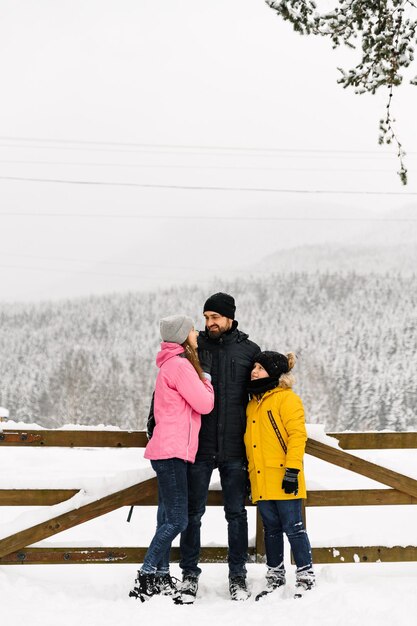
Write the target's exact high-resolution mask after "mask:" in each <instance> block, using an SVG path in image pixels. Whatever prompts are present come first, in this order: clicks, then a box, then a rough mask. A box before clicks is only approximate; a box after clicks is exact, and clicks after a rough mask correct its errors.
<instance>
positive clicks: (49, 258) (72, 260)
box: [0, 251, 238, 272]
mask: <svg viewBox="0 0 417 626" xmlns="http://www.w3.org/2000/svg"><path fill="white" fill-rule="evenodd" d="M1 257H7V258H8V259H9V258H15V259H35V260H37V261H59V262H63V263H90V264H92V265H93V264H96V265H117V266H123V267H140V268H146V269H165V270H166V269H174V270H198V271H202V272H206V271H222V270H223V267H212V266H210V267H198V266H196V265H194V264H193V265H192V266H191V265H188V266H184V265H172V264H171V263H170V264H169V268H167V265H166V264H165V265H154V264H149V263H131V262H129V263H123V262H120V261H102V260H99V259H79V258H78V259H75V258H68V257H55V256H44V255H40V256H39V255H34V254H9V253H6V252H1V251H0V258H1ZM63 271H65V270H63ZM68 271H72V270H68ZM236 271H238V270H236Z"/></svg>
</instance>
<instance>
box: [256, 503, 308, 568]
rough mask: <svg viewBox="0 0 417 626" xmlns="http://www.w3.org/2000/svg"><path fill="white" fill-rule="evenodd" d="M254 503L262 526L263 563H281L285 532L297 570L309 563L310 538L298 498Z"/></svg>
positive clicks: (276, 564)
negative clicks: (263, 535)
mask: <svg viewBox="0 0 417 626" xmlns="http://www.w3.org/2000/svg"><path fill="white" fill-rule="evenodd" d="M257 504H258V510H259V513H260V514H261V517H262V522H263V526H264V534H265V551H266V564H267V566H268V567H279V566H280V565H282V564H283V562H284V535H283V533H285V534H286V535H287V537H288V541H289V542H290V546H291V550H292V553H293V556H294V561H295V563H296V565H297V570H300V569H308V568H309V567H312V561H311V546H310V541H309V539H308V536H307V532H306V530H305V528H304V523H303V518H302V515H301V499H300V498H297V499H295V500H261V501H258V503H257Z"/></svg>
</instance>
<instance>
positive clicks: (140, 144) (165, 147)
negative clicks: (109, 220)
mask: <svg viewBox="0 0 417 626" xmlns="http://www.w3.org/2000/svg"><path fill="white" fill-rule="evenodd" d="M0 141H16V142H20V143H21V142H31V143H36V142H38V143H45V144H64V145H88V146H122V147H129V148H141V149H144V148H145V149H147V150H159V149H161V150H180V151H183V150H200V151H207V152H217V151H220V152H223V151H226V152H268V153H275V152H276V153H294V152H296V153H306V154H369V155H377V154H381V151H380V150H350V149H341V148H337V149H334V148H265V147H254V146H219V145H201V144H158V143H151V142H149V143H146V142H134V141H95V140H84V139H80V140H74V139H48V138H42V137H9V136H3V137H1V136H0ZM407 154H417V152H407Z"/></svg>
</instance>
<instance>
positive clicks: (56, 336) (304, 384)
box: [0, 272, 417, 431]
mask: <svg viewBox="0 0 417 626" xmlns="http://www.w3.org/2000/svg"><path fill="white" fill-rule="evenodd" d="M219 289H221V290H223V291H228V292H229V293H232V294H233V295H234V297H235V299H236V303H237V313H236V319H237V320H238V321H239V328H241V329H242V330H244V331H246V332H248V333H249V335H250V337H251V338H252V339H253V340H254V341H256V342H257V343H258V344H259V345H260V346H261V347H262V348H263V349H276V350H279V351H281V352H285V351H289V350H295V351H296V352H297V353H298V355H299V361H298V364H297V367H296V370H295V372H296V374H297V391H298V393H299V394H300V395H301V397H302V399H303V401H304V404H305V407H306V412H307V420H308V421H309V422H310V423H322V424H325V427H326V429H327V431H331V430H344V429H351V430H368V429H391V430H407V429H408V430H413V429H416V428H417V385H416V377H415V372H416V370H417V349H416V348H417V346H416V343H417V340H416V337H417V318H416V305H417V283H416V277H415V275H413V274H409V275H404V274H402V275H401V274H398V273H394V272H387V273H385V274H376V273H372V274H366V273H365V274H359V273H346V272H336V273H330V272H321V273H318V272H317V273H311V272H310V273H307V272H294V273H290V272H282V273H276V274H267V273H265V275H264V276H263V278H260V277H259V275H258V277H257V278H251V277H249V276H248V277H247V278H246V279H244V280H242V279H236V280H235V281H232V282H229V283H225V282H223V283H222V284H221V285H220V286H219V285H215V284H213V286H212V289H210V290H209V291H207V288H204V289H203V288H201V287H199V286H198V285H189V286H188V287H173V288H172V289H171V290H168V291H155V292H148V293H139V292H138V293H129V294H114V295H107V296H91V297H89V298H84V299H76V300H68V301H61V302H50V303H48V302H46V303H40V304H14V305H10V304H9V305H6V304H2V305H1V306H0V354H1V358H0V405H1V406H4V407H6V408H7V409H8V410H9V411H10V418H11V419H13V420H15V421H25V422H36V423H38V424H41V425H43V426H46V427H56V426H60V425H64V424H68V423H75V424H85V425H97V424H105V425H109V424H111V425H117V426H120V427H122V428H131V429H141V428H143V427H144V423H145V418H146V415H147V411H148V406H149V400H150V396H151V393H152V389H153V383H154V380H155V375H156V366H155V365H154V361H155V354H156V351H157V349H158V345H159V325H158V321H159V318H160V317H163V316H164V315H169V314H173V313H178V312H186V313H188V314H190V315H192V316H193V317H194V319H195V320H196V327H197V328H202V327H203V317H202V304H203V303H204V301H205V299H206V298H207V296H208V295H209V294H210V293H212V292H213V291H216V290H219Z"/></svg>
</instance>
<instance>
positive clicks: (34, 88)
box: [0, 0, 417, 301]
mask: <svg viewBox="0 0 417 626" xmlns="http://www.w3.org/2000/svg"><path fill="white" fill-rule="evenodd" d="M0 58H1V59H2V61H1V65H0V84H1V86H2V97H1V100H0V299H1V300H3V301H10V300H13V299H20V300H22V299H23V300H31V299H36V300H39V299H47V298H57V297H66V296H77V295H86V294H89V293H101V292H105V291H112V290H120V291H125V290H127V289H144V288H153V287H157V286H166V285H168V284H172V282H173V281H175V280H184V279H186V280H191V279H193V280H195V279H197V280H199V281H204V282H206V283H207V284H208V285H209V284H210V281H211V280H212V278H213V276H219V277H223V278H227V276H229V275H232V274H233V272H234V273H239V272H240V273H241V274H242V275H244V274H245V272H246V271H248V268H250V267H251V266H253V265H254V264H256V262H258V261H259V260H261V259H262V257H263V256H265V255H266V254H269V253H271V252H273V251H274V250H276V249H279V248H282V247H284V248H289V247H292V246H296V245H299V244H304V243H317V242H322V241H339V240H340V241H341V240H348V241H350V242H352V241H355V240H358V241H359V240H361V236H362V237H363V233H364V232H368V231H369V229H372V222H370V221H367V222H366V223H364V224H361V223H360V222H345V221H343V218H346V217H348V218H352V217H354V218H355V219H356V220H360V219H367V220H368V218H369V217H371V218H374V217H378V218H379V217H381V216H382V217H383V216H385V215H390V216H392V215H395V214H396V212H398V211H402V210H403V207H405V206H407V207H408V209H407V211H408V212H407V215H412V214H413V210H414V207H415V205H416V195H412V194H417V129H416V124H415V110H416V102H417V89H416V88H415V87H409V86H407V85H405V86H404V87H403V88H401V89H400V90H398V91H397V93H396V95H395V99H394V104H393V106H394V107H395V110H394V113H395V116H396V118H397V124H398V132H399V135H400V137H401V139H402V141H403V143H404V146H405V149H406V151H407V152H408V157H407V166H408V169H409V180H410V183H409V185H408V187H406V188H403V187H402V186H401V183H400V181H399V178H398V176H397V175H396V171H397V169H398V164H397V161H396V157H395V150H394V149H391V148H385V147H384V148H382V149H381V148H379V147H378V143H377V139H378V120H379V119H380V117H382V115H383V113H384V107H385V103H386V94H385V93H381V94H377V95H376V96H369V95H365V96H355V95H354V94H353V92H348V91H346V90H343V89H342V88H341V87H340V86H338V85H337V84H336V81H337V78H338V75H339V74H338V71H337V69H336V68H337V66H338V65H343V66H345V67H349V63H351V64H353V63H354V62H355V58H356V57H355V54H350V56H348V55H347V53H345V52H343V53H341V52H337V51H336V52H334V51H332V49H331V45H330V43H329V42H327V41H324V40H316V39H313V38H303V37H300V36H299V35H298V34H296V33H293V32H292V30H291V27H290V25H289V24H287V23H284V22H282V21H281V20H280V19H279V18H278V17H277V16H276V15H275V14H274V12H273V11H271V9H269V8H268V7H267V6H266V4H265V3H264V2H263V0H240V1H237V0H210V1H209V2H205V3H203V2H197V1H196V0H158V1H155V0H36V2H33V0H18V1H16V0H10V1H9V0H0ZM414 69H415V72H414V73H417V68H414ZM266 190H271V191H266ZM326 191H329V192H338V193H337V194H336V193H324V192H326ZM355 192H361V193H355ZM370 192H372V193H370ZM373 192H378V193H376V194H375V193H373ZM381 192H385V195H381ZM392 212H394V213H392ZM271 218H274V219H271ZM289 218H290V219H289ZM319 218H326V219H328V221H316V222H314V221H313V220H315V219H319ZM334 218H337V219H338V220H341V221H334ZM219 286H220V287H221V284H220V281H219Z"/></svg>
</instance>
